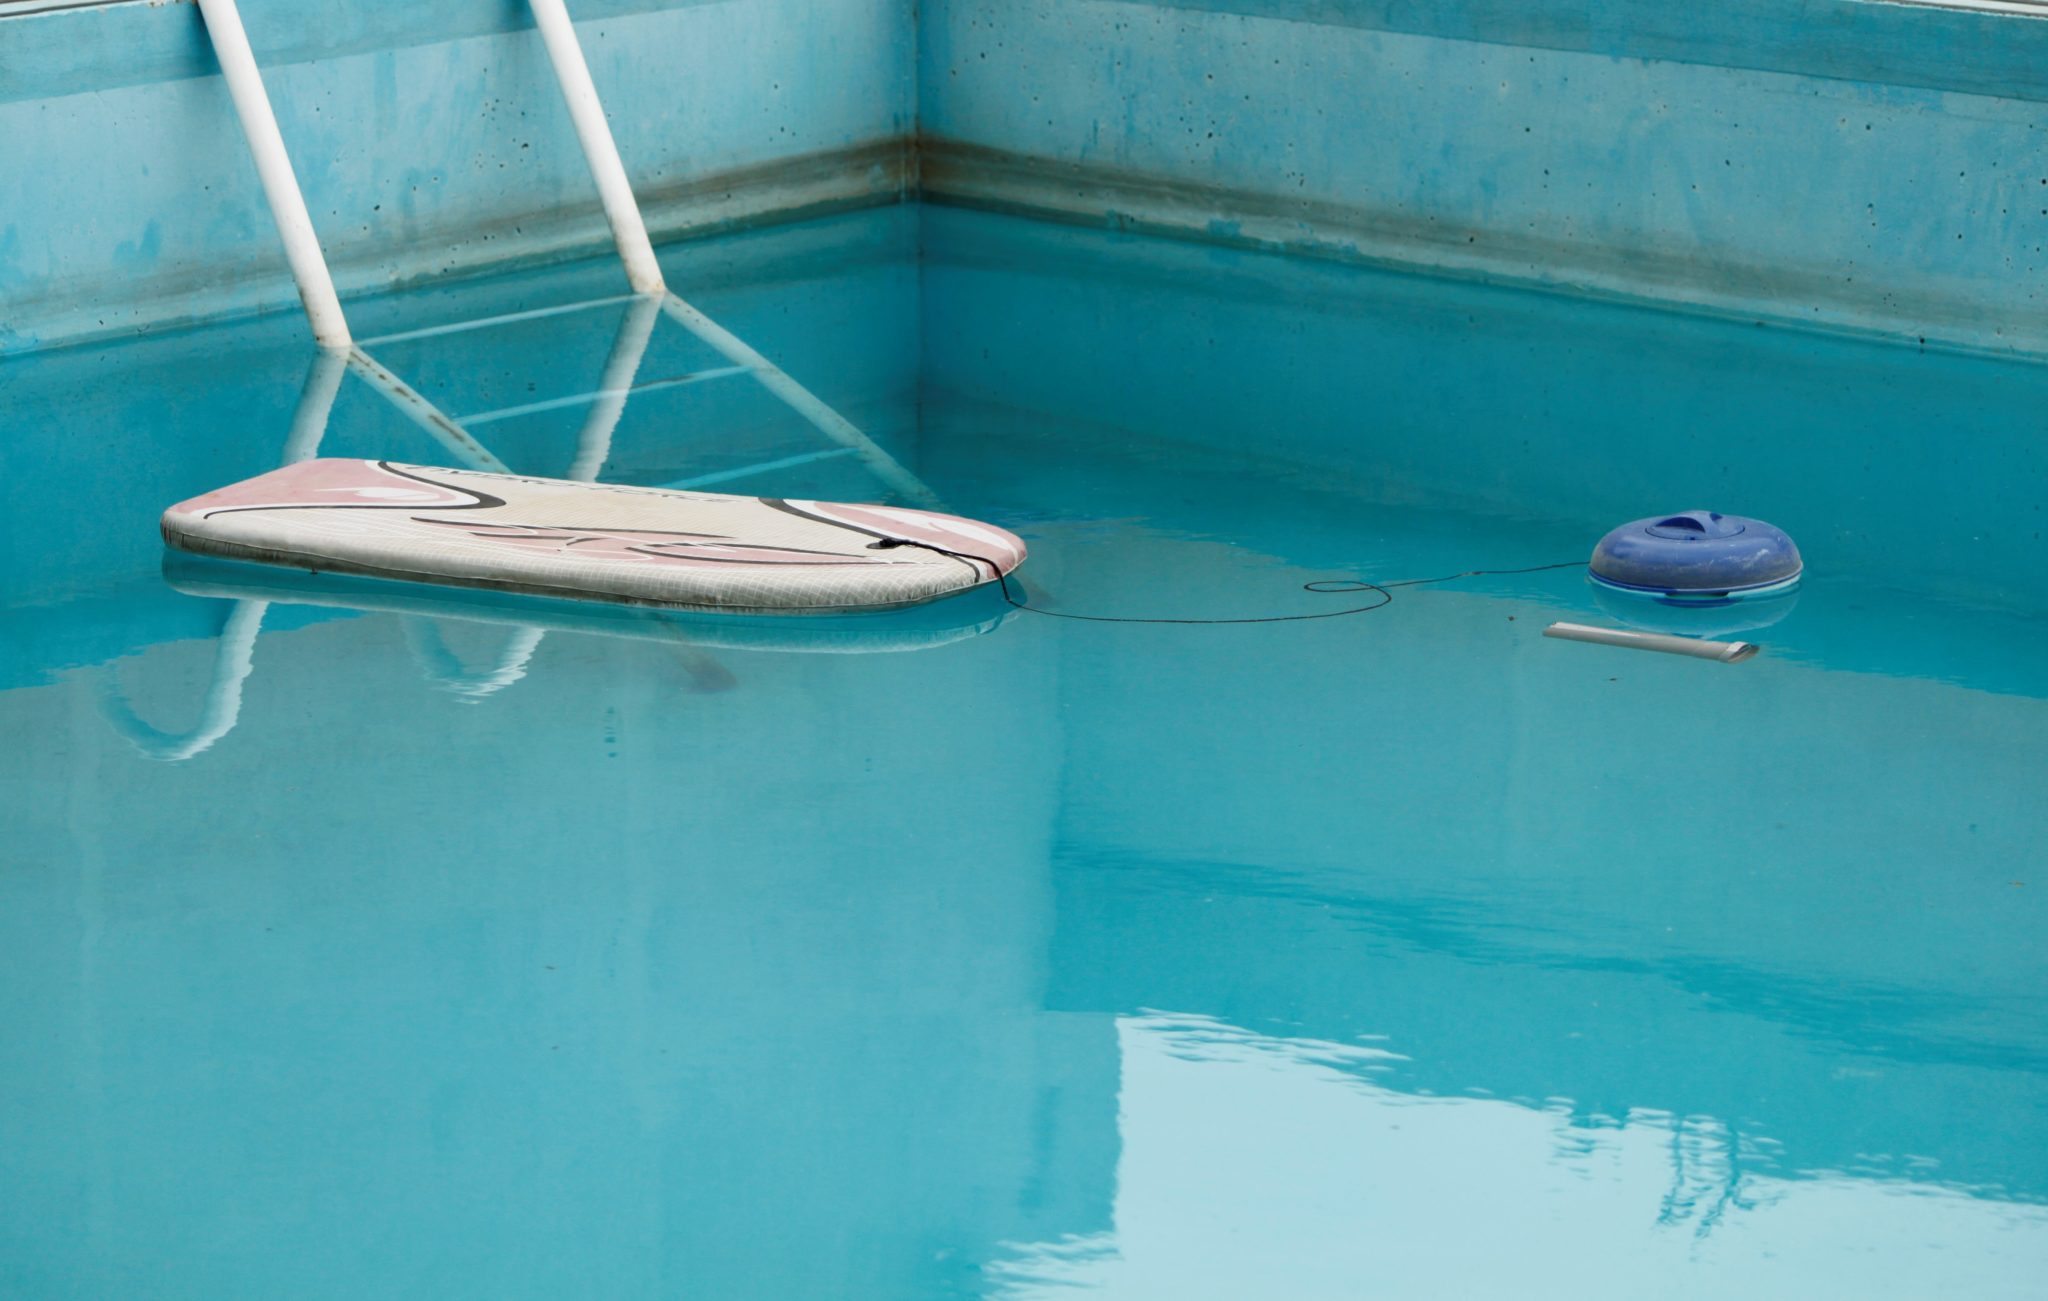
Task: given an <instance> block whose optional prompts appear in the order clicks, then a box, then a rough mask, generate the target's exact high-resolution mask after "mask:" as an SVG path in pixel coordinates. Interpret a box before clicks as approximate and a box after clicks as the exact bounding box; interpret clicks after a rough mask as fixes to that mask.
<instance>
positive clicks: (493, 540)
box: [163, 458, 1025, 614]
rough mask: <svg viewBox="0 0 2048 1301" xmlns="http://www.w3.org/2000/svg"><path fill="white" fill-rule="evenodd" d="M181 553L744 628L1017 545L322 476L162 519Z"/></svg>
mask: <svg viewBox="0 0 2048 1301" xmlns="http://www.w3.org/2000/svg"><path fill="white" fill-rule="evenodd" d="M163 535H164V541H165V542H167V543H168V544H170V545H171V546H172V547H175V548H177V549H179V550H181V551H189V552H192V553H194V554H197V555H208V556H221V557H225V558H228V559H234V560H249V561H256V562H258V563H263V564H272V565H282V566H286V567H289V568H293V569H303V570H308V571H311V572H314V573H343V574H363V575H368V576H370V577H374V578H395V579H402V580H409V581H413V582H421V583H438V584H445V585H449V586H455V587H474V588H486V589H491V590H496V591H508V592H525V593H530V594H533V595H538V596H552V597H563V598H568V599H572V600H593V601H610V602H615V603H620V604H626V605H647V606H658V607H669V608H675V609H687V610H722V611H730V612H734V613H749V614H764V613H778V612H779V613H802V612H813V613H830V612H846V611H855V610H887V609H895V608H898V607H901V606H907V605H916V604H919V603H922V602H925V601H933V600H937V599H939V598H941V597H946V596H951V595H953V594H955V593H958V592H964V591H968V590H970V589H972V588H976V587H980V586H982V585H983V584H986V583H992V582H994V581H996V579H997V578H999V577H1000V576H1002V575H1004V574H1008V573H1010V572H1011V571H1012V570H1014V569H1016V567H1017V566H1018V565H1020V564H1022V563H1023V561H1024V555H1025V549H1024V543H1023V542H1022V541H1021V540H1020V539H1018V538H1017V537H1016V536H1015V535H1014V534H1012V533H1009V532H1007V531H1005V530H1003V529H999V528H996V527H995V526H994V525H990V524H983V523H980V522H978V521H975V520H969V519H962V518H960V517H959V516H955V515H944V514H940V513H938V512H936V511H925V510H910V509H905V508H902V507H894V506H868V505H856V504H851V503H844V502H819V501H804V500H796V499H784V498H778V497H741V496H733V495H728V494H725V493H710V492H683V491H678V490H674V489H666V488H636V487H629V486H625V485H620V484H607V483H582V482H576V481H571V480H565V479H540V478H530V477H527V476H524V475H508V474H488V473H485V472H483V471H479V470H455V469H447V468H442V467H436V466H418V465H406V464H401V463H398V462H394V461H363V460H344V459H339V458H322V459H318V460H309V461H300V462H298V463H296V464H294V465H288V466H285V467H283V468H282V469H277V470H272V471H270V472H269V473H268V474H260V475H257V476H256V477H255V478H253V479H245V480H243V481H242V482H240V483H235V484H230V485H228V486H227V487H225V488H217V489H215V490H214V491H212V492H209V493H204V494H202V495H200V496H197V497H194V498H192V499H190V500H189V501H182V502H179V503H178V504H177V505H175V506H173V507H171V508H170V509H169V510H167V511H165V512H164V515H163Z"/></svg>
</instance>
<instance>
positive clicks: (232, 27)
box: [199, 0, 349, 350]
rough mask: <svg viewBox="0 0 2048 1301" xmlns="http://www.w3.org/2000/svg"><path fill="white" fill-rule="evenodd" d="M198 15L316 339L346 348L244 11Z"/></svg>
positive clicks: (223, 4) (210, 4)
mask: <svg viewBox="0 0 2048 1301" xmlns="http://www.w3.org/2000/svg"><path fill="white" fill-rule="evenodd" d="M199 12H200V13H201V14H204V15H205V17H206V34H207V37H208V38H209V39H211V40H212V42H213V53H214V57H215V58H217V59H219V60H220V70H221V75H222V76H224V77H225V78H227V83H228V94H229V95H231V96H233V98H234V101H235V114H236V116H238V117H240V118H241V120H242V134H243V136H244V137H245V138H247V140H248V142H249V153H250V156H251V157H253V158H254V159H255V160H256V175H257V176H258V177H259V178H260V179H261V180H262V182H263V193H264V196H265V197H266V198H268V199H269V200H270V215H271V216H272V217H273V218H275V219H276V221H277V233H278V234H279V235H280V236H282V237H283V239H284V255H285V259H286V260H287V261H288V262H290V263H291V268H292V279H293V280H294V281H296V282H297V283H298V286H299V301H300V302H302V303H304V304H305V306H306V319H307V320H308V321H310V322H312V324H313V337H314V338H315V339H316V340H318V341H319V344H320V346H321V347H323V348H328V349H336V350H338V349H344V348H347V347H348V346H349V334H348V321H347V320H345V319H344V318H343V317H342V314H341V299H340V298H338V297H336V296H335V293H334V277H332V276H330V275H329V274H328V273H327V259H326V258H324V257H322V256H321V254H320V237H319V236H318V235H317V234H315V233H314V231H313V218H312V216H311V215H310V214H308V213H307V211H306V199H305V196H304V195H302V194H301V193H300V192H299V178H298V177H297V176H296V175H295V174H294V173H293V172H292V160H291V155H289V154H287V153H286V152H285V148H284V137H283V136H281V135H279V134H278V131H277V117H276V115H275V114H273V113H272V112H271V111H270V96H269V95H267V94H266V93H264V90H263V75H262V74H261V73H260V72H258V71H257V70H256V55H255V53H254V52H253V51H251V50H250V48H249V35H248V33H247V32H245V31H244V30H243V29H242V15H241V12H240V11H239V10H237V9H236V8H235V0H199Z"/></svg>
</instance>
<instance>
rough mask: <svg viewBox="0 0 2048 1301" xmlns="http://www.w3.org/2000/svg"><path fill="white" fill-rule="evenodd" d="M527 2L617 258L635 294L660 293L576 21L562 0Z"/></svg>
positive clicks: (644, 225)
mask: <svg viewBox="0 0 2048 1301" xmlns="http://www.w3.org/2000/svg"><path fill="white" fill-rule="evenodd" d="M528 2H529V3H530V4H531V5H532V6H533V21H534V25H535V26H537V27H539V28H540V38H541V40H542V42H544V43H545V44H546V45H547V49H548V62H550V63H552V64H553V65H554V67H555V81H556V83H557V84H559V85H560V86H561V88H562V99H563V100H564V101H565V102H566V103H567V104H568V105H569V119H570V120H571V121H572V122H574V123H575V124H576V139H577V140H578V141H580V142H581V143H582V145H583V157H584V159H585V161H587V162H588V163H589V164H590V175H591V176H592V177H593V178H594V179H595V180H596V181H597V193H598V197H599V198H601V199H603V200H604V215H605V220H606V221H609V222H610V223H611V227H612V240H613V242H614V243H616V244H617V245H618V246H619V260H620V261H622V262H624V263H625V264H626V279H627V281H628V282H629V283H630V284H631V285H632V286H633V292H634V293H636V294H658V293H660V292H661V290H662V280H661V265H660V264H659V263H657V262H656V261H655V260H654V245H653V244H651V243H650V242H648V239H647V223H646V222H644V221H642V220H641V219H640V204H639V203H638V201H636V200H635V199H634V198H633V186H632V183H631V182H630V181H628V180H627V179H626V165H625V163H623V162H621V161H620V160H619V146H618V143H617V142H616V141H614V140H613V139H612V128H611V124H610V123H609V122H607V121H605V118H604V105H603V104H602V103H600V102H599V101H598V98H597V86H596V84H595V83H594V82H592V81H591V80H590V65H589V64H588V63H586V62H584V60H583V46H582V45H581V44H580V43H578V41H577V40H576V25H575V24H574V23H573V22H571V21H570V20H569V10H568V8H567V6H565V5H564V4H563V3H562V0H528Z"/></svg>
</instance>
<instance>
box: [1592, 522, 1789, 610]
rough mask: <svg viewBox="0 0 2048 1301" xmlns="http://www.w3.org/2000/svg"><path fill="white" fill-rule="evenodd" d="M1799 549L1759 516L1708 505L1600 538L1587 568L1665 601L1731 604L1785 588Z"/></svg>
mask: <svg viewBox="0 0 2048 1301" xmlns="http://www.w3.org/2000/svg"><path fill="white" fill-rule="evenodd" d="M1800 567H1801V561H1800V559H1799V548H1798V547H1796V546H1794V545H1793V544H1792V539H1791V538H1789V537H1787V536H1785V533H1784V531H1783V530H1782V529H1778V528H1774V527H1773V526H1771V525H1769V524H1766V523H1764V522H1763V521H1762V520H1755V519H1745V518H1743V517H1742V516H1740V515H1722V514H1719V513H1717V512H1715V511H1710V510H1689V511H1681V512H1680V513H1678V514H1676V515H1653V516H1651V517H1650V518H1649V519H1639V520H1634V521H1631V522H1630V523H1627V524H1624V525H1622V526H1621V527H1620V528H1618V529H1616V530H1614V531H1613V532H1612V533H1609V534H1608V535H1607V536H1606V537H1604V538H1601V539H1600V545H1599V546H1597V547H1595V548H1593V563H1592V565H1591V566H1590V568H1591V572H1592V577H1593V581H1594V582H1596V583H1600V584H1602V585H1603V586H1605V587H1609V588H1613V589H1617V590H1620V591H1625V592H1633V593H1636V594H1639V595H1642V596H1647V597H1651V598H1653V599H1657V600H1665V601H1683V602H1695V601H1733V600H1744V599H1748V598H1751V597H1756V596H1765V595H1775V594H1777V593H1780V592H1784V591H1788V590H1790V589H1791V588H1792V586H1793V585H1794V584H1796V583H1797V582H1798V581H1799V571H1800Z"/></svg>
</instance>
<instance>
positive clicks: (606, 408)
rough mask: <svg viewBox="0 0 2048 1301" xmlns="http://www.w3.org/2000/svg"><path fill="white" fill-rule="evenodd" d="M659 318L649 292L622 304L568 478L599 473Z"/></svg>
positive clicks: (587, 477) (590, 477) (656, 303)
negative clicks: (602, 375)
mask: <svg viewBox="0 0 2048 1301" xmlns="http://www.w3.org/2000/svg"><path fill="white" fill-rule="evenodd" d="M660 319H661V300H660V299H659V298H656V297H655V296H654V295H652V294H646V295H643V296H641V297H639V298H635V299H634V300H633V301H632V302H630V303H628V304H626V312H625V315H623V316H621V317H620V318H619V332H618V334H617V335H615V336H614V337H613V339H612V352H611V356H609V357H607V358H606V359H605V363H604V377H603V378H602V379H600V380H598V382H597V391H598V396H597V398H596V400H595V401H593V402H592V403H591V404H590V410H589V412H587V413H586V414H585V415H584V417H583V429H582V431H581V432H580V433H579V434H578V435H577V436H576V459H575V460H573V461H571V462H570V463H569V475H568V477H569V478H571V479H581V480H583V481H585V482H588V481H590V480H593V479H595V478H597V476H598V475H599V474H600V473H602V472H603V470H604V463H605V461H606V460H607V459H609V458H610V456H611V454H612V434H613V432H614V431H615V430H617V429H618V427H619V417H620V416H623V415H624V414H625V413H626V399H627V398H628V397H631V396H632V390H633V381H634V379H636V378H637V377H638V376H639V373H640V359H641V358H642V357H644V356H646V355H647V341H648V340H649V339H651V338H653V337H654V323H655V322H656V321H657V320H660Z"/></svg>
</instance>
